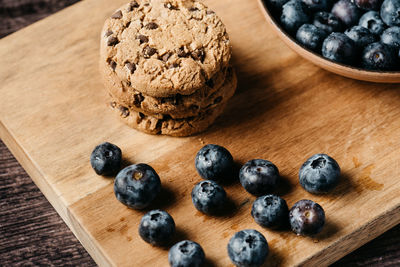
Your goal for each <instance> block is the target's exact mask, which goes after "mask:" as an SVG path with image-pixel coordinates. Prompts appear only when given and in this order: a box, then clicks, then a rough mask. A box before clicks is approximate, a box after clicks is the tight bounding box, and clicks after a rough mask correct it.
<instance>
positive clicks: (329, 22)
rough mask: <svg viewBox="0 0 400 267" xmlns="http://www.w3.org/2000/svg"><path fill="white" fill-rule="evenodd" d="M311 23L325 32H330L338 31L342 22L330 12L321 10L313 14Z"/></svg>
mask: <svg viewBox="0 0 400 267" xmlns="http://www.w3.org/2000/svg"><path fill="white" fill-rule="evenodd" d="M313 24H314V25H315V26H316V27H318V28H319V29H321V30H323V31H325V32H326V33H327V34H331V33H332V32H340V31H341V29H342V27H343V26H342V22H341V21H340V20H339V19H338V18H337V17H336V16H335V15H333V14H332V13H329V12H326V11H321V12H317V13H315V14H314V20H313Z"/></svg>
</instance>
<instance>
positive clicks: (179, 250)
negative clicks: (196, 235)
mask: <svg viewBox="0 0 400 267" xmlns="http://www.w3.org/2000/svg"><path fill="white" fill-rule="evenodd" d="M168 261H169V265H170V266H171V267H200V266H202V265H203V264H204V261H205V255H204V251H203V249H202V248H201V246H200V245H199V244H197V243H196V242H193V241H190V240H184V241H181V242H179V243H176V244H175V245H173V246H172V247H171V249H170V250H169V252H168Z"/></svg>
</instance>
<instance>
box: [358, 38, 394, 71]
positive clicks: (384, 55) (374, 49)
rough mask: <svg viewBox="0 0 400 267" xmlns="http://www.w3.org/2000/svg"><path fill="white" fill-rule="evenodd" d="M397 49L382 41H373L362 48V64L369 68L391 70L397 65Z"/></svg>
mask: <svg viewBox="0 0 400 267" xmlns="http://www.w3.org/2000/svg"><path fill="white" fill-rule="evenodd" d="M398 61H399V59H398V50H396V49H395V48H393V47H391V46H389V45H386V44H384V43H380V42H375V43H372V44H370V45H368V46H367V47H365V48H364V50H363V54H362V62H361V64H362V66H363V67H364V68H366V69H371V70H391V69H395V68H396V67H397V66H398Z"/></svg>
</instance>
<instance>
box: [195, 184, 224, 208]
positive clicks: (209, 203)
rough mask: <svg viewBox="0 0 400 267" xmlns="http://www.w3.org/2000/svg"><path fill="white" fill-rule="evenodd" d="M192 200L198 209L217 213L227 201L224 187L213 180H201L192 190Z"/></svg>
mask: <svg viewBox="0 0 400 267" xmlns="http://www.w3.org/2000/svg"><path fill="white" fill-rule="evenodd" d="M192 202H193V205H194V206H195V207H196V209H197V210H199V211H201V212H203V213H206V214H215V213H217V212H218V211H220V210H221V208H222V207H223V206H224V204H225V202H226V192H225V190H224V188H223V187H222V186H220V185H218V184H217V183H216V182H214V181H212V180H206V181H201V182H200V183H198V184H196V185H195V186H194V188H193V190H192Z"/></svg>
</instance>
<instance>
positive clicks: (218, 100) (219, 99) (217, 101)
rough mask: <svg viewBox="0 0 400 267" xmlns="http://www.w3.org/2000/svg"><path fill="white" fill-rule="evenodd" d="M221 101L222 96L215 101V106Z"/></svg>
mask: <svg viewBox="0 0 400 267" xmlns="http://www.w3.org/2000/svg"><path fill="white" fill-rule="evenodd" d="M221 101H222V96H219V97H217V98H216V99H214V104H218V103H219V102H221Z"/></svg>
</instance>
